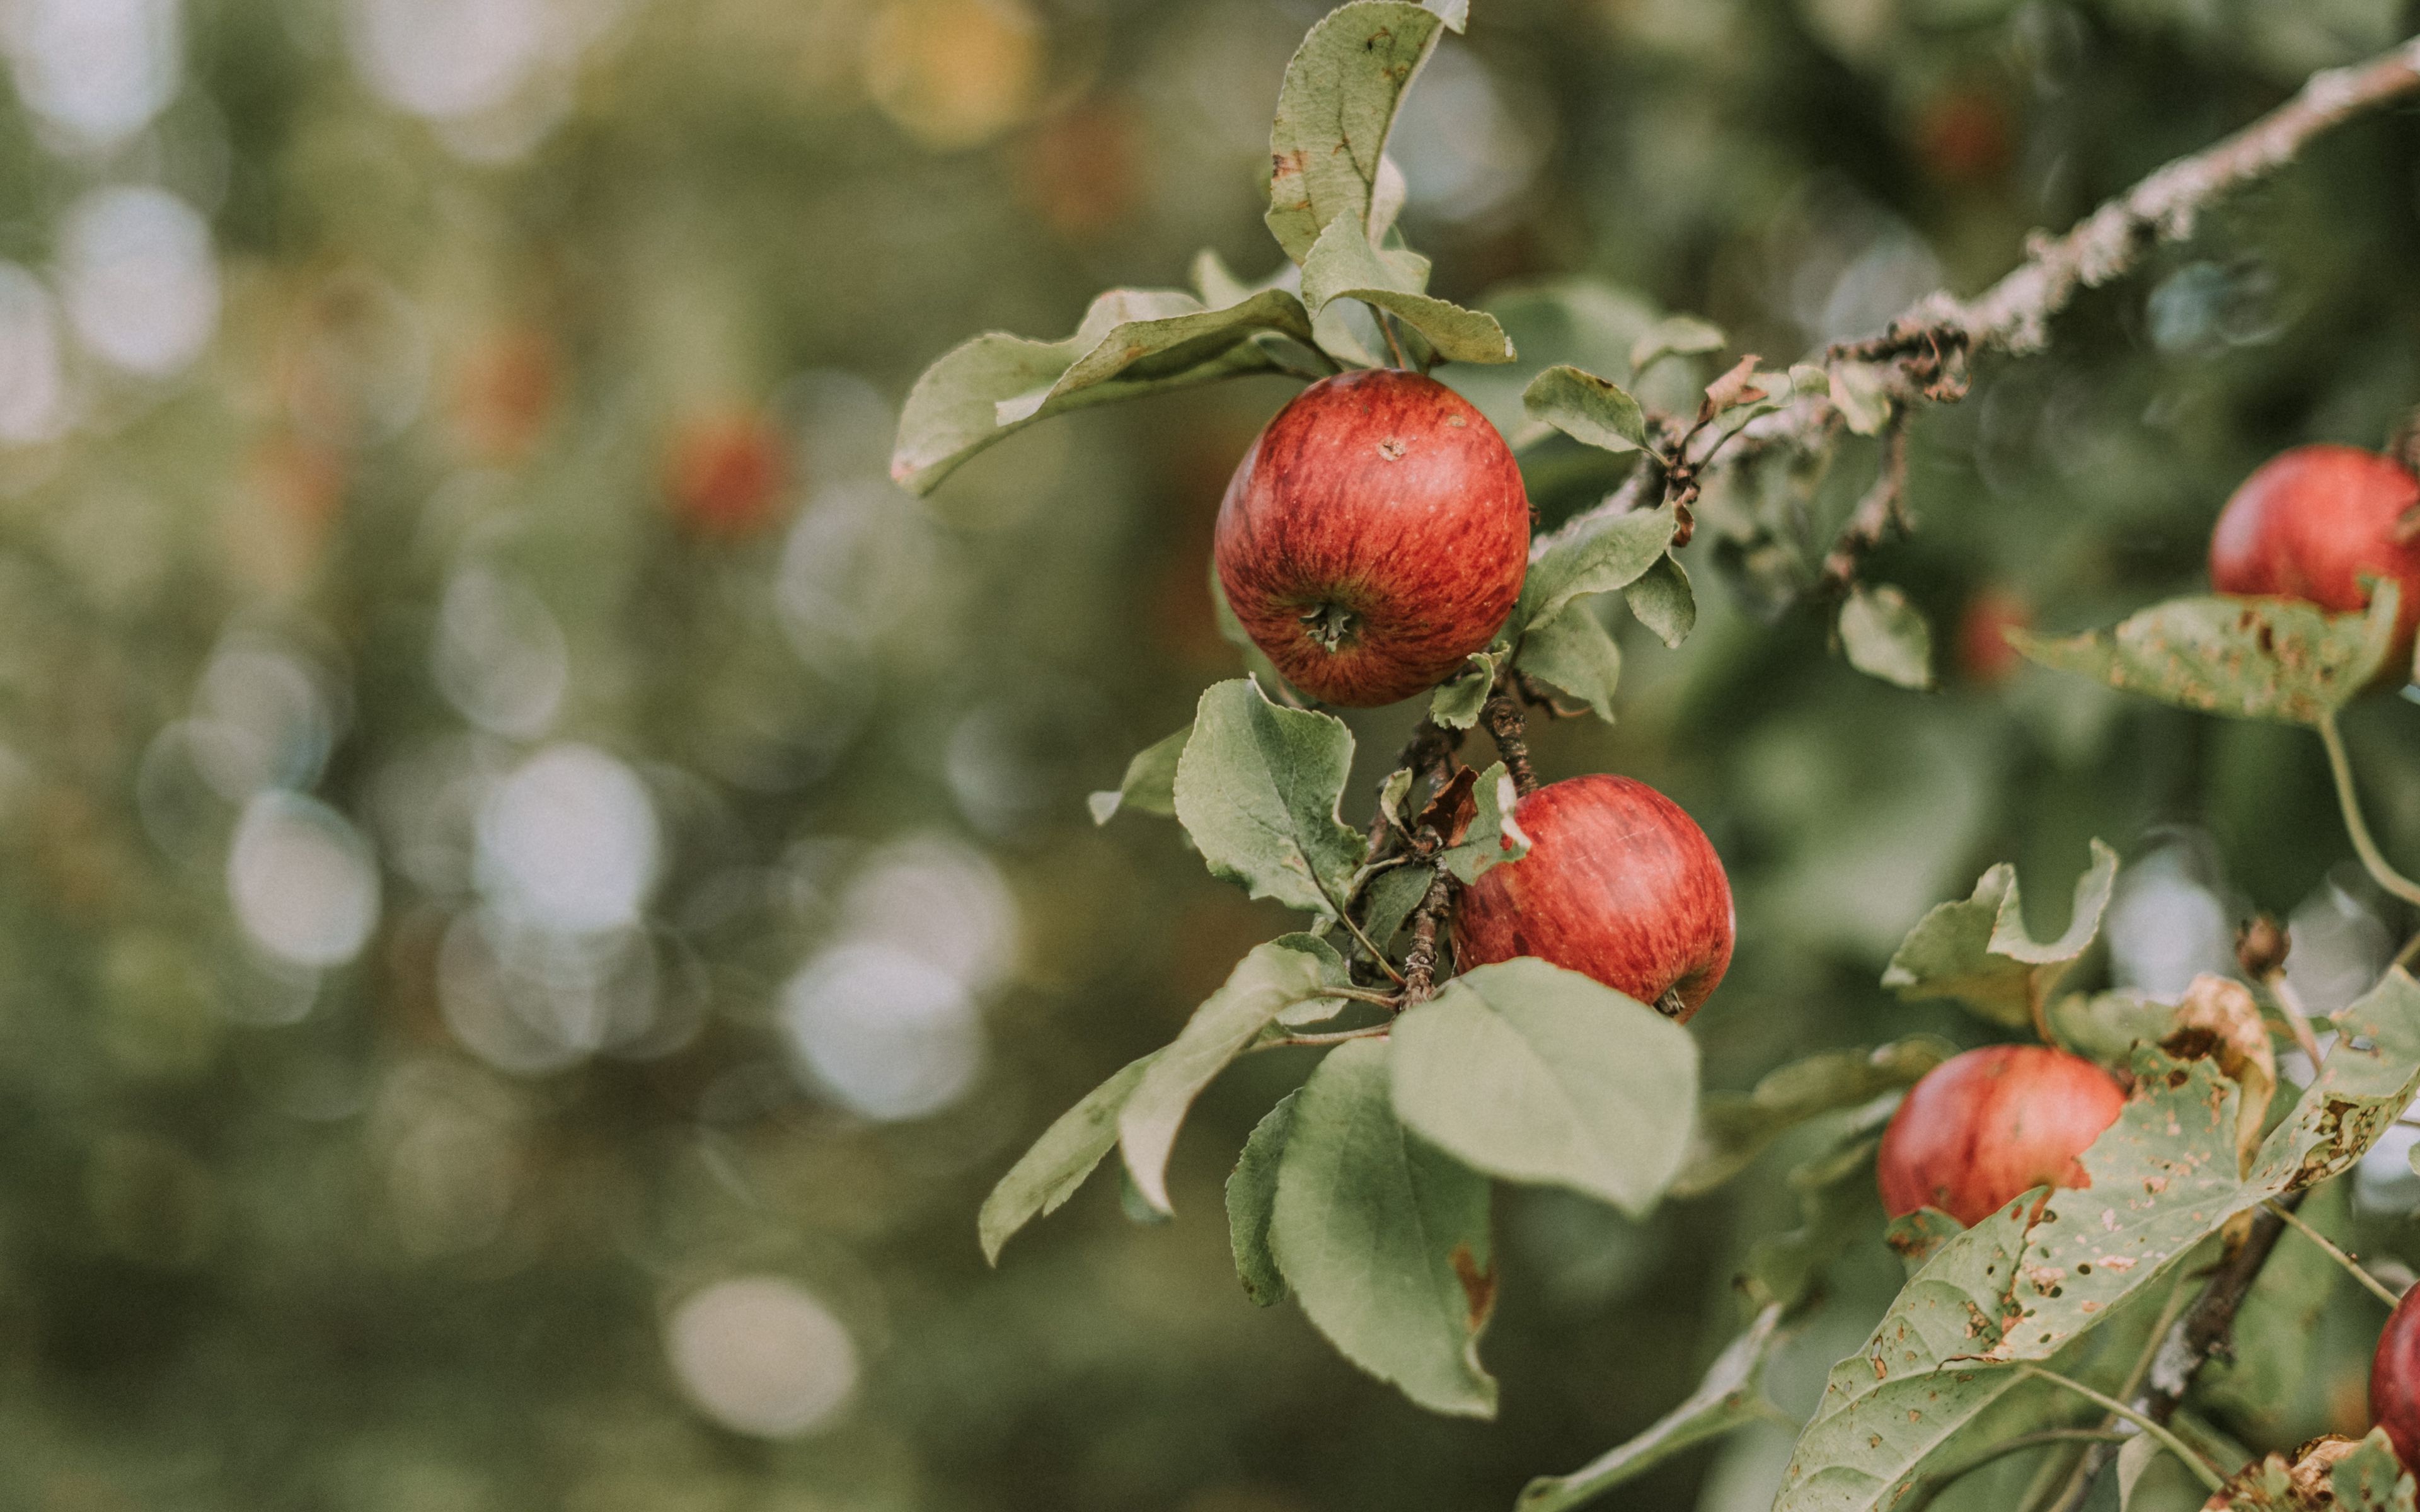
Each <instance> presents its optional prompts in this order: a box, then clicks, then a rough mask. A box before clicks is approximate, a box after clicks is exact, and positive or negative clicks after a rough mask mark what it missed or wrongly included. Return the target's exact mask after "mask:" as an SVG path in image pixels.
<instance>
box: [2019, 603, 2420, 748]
mask: <svg viewBox="0 0 2420 1512" xmlns="http://www.w3.org/2000/svg"><path fill="white" fill-rule="evenodd" d="M2397 597H2398V594H2397V589H2396V585H2395V584H2393V583H2392V582H2381V583H2380V584H2379V585H2378V591H2377V593H2376V594H2374V595H2373V596H2372V598H2371V600H2370V606H2369V610H2368V612H2367V613H2366V614H2329V613H2326V612H2324V611H2322V610H2320V609H2318V608H2316V607H2315V606H2313V605H2310V604H2305V603H2302V602H2300V601H2298V600H2294V599H2285V598H2220V597H2211V598H2178V599H2171V600H2169V601H2168V602H2167V603H2164V604H2161V605H2158V606H2156V607H2154V608H2151V609H2145V610H2144V611H2143V612H2142V613H2140V614H2137V615H2134V616H2133V617H2132V618H2131V619H2127V620H2124V621H2121V622H2120V623H2119V624H2118V625H2117V626H2116V627H2115V628H2113V629H2108V630H2096V631H2094V632H2092V633H2091V634H2089V635H2081V636H2076V637H2074V638H2073V639H2071V640H2052V639H2050V638H2048V637H2045V636H2038V635H2030V634H2027V633H2025V632H2024V631H2010V632H2009V643H2010V644H2012V645H2014V646H2015V647H2016V648H2017V649H2018V650H2019V651H2021V652H2024V654H2025V656H2028V657H2030V658H2032V659H2033V660H2035V661H2038V662H2040V663H2041V664H2042V665H2043V666H2045V667H2052V668H2056V669H2057V670H2059V671H2071V672H2080V673H2082V674H2083V675H2085V676H2086V677H2092V678H2097V679H2099V680H2100V681H2102V682H2104V683H2106V684H2108V685H2109V686H2110V687H2115V688H2118V689H2121V690H2123V691H2125V692H2130V693H2141V694H2144V695H2145V696H2147V697H2149V698H2155V699H2158V700H2160V701H2161V702H2165V703H2180V704H2182V705H2183V706H2185V707H2186V708H2189V709H2200V710H2202V711H2204V712H2206V713H2210V714H2225V715H2231V716H2233V717H2237V718H2242V719H2282V720H2285V721H2287V722H2288V723H2290V724H2317V723H2318V722H2319V720H2320V719H2321V718H2322V717H2325V716H2327V715H2329V714H2331V713H2333V712H2335V710H2336V709H2338V708H2341V707H2342V706H2343V705H2344V704H2345V703H2346V702H2349V701H2350V700H2351V699H2352V698H2353V697H2354V695H2356V694H2358V693H2360V692H2361V690H2362V689H2363V688H2365V687H2368V686H2369V684H2370V682H2371V681H2372V680H2373V679H2375V678H2376V677H2377V676H2378V675H2379V673H2380V672H2381V671H2382V670H2384V668H2385V665H2386V656H2387V653H2388V652H2389V651H2390V650H2392V649H2393V647H2394V642H2395V612H2396V604H2397Z"/></svg>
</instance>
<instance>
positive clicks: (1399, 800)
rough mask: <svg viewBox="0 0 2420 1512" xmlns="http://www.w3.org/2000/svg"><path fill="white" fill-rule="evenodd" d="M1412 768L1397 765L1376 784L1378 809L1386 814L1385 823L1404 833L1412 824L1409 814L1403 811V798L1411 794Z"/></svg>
mask: <svg viewBox="0 0 2420 1512" xmlns="http://www.w3.org/2000/svg"><path fill="white" fill-rule="evenodd" d="M1412 780H1413V779H1412V769H1411V768H1410V767H1408V766H1398V767H1396V768H1395V769H1394V770H1393V771H1391V772H1388V774H1387V779H1386V780H1385V781H1383V782H1381V783H1379V784H1378V811H1379V812H1380V813H1382V814H1385V815H1386V816H1387V823H1388V824H1390V825H1394V826H1395V828H1396V829H1398V830H1401V831H1404V832H1406V833H1408V832H1409V831H1410V829H1411V827H1412V824H1411V815H1409V814H1407V813H1405V812H1404V799H1406V798H1408V797H1410V796H1411V795H1412Z"/></svg>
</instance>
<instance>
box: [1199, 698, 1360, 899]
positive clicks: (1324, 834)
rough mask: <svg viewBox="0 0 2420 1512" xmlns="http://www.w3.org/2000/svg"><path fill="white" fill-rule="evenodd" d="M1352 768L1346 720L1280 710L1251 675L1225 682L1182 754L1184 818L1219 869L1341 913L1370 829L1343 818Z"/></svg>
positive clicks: (1268, 892)
mask: <svg viewBox="0 0 2420 1512" xmlns="http://www.w3.org/2000/svg"><path fill="white" fill-rule="evenodd" d="M1352 765H1353V734H1352V732H1351V731H1349V730H1347V729H1345V728H1344V722H1343V721H1342V720H1341V719H1338V718H1336V717H1334V716H1332V715H1326V714H1313V713H1311V712H1309V711H1306V710H1302V709H1288V708H1281V707H1280V706H1279V705H1277V704H1276V703H1273V702H1270V701H1269V698H1268V696H1267V695H1266V694H1264V693H1263V692H1262V691H1261V690H1260V687H1258V685H1256V684H1254V683H1253V682H1252V681H1251V680H1250V679H1249V678H1236V679H1234V680H1233V681H1230V682H1224V683H1219V684H1217V685H1215V686H1214V687H1211V688H1210V689H1209V690H1208V691H1207V692H1205V693H1203V694H1202V702H1201V705H1200V708H1199V710H1198V712H1197V713H1196V714H1195V716H1194V719H1193V738H1192V739H1190V740H1188V741H1187V742H1186V746H1185V752H1184V754H1183V755H1182V756H1180V757H1179V758H1178V759H1177V764H1176V789H1175V793H1176V817H1177V820H1178V822H1179V823H1181V824H1183V825H1185V831H1186V833H1187V834H1188V835H1190V836H1192V837H1193V843H1194V844H1195V845H1196V846H1198V847H1200V849H1201V851H1202V860H1204V861H1205V862H1207V863H1208V864H1209V867H1210V870H1211V872H1213V873H1214V874H1216V875H1218V876H1221V877H1224V878H1226V879H1228V880H1229V881H1233V882H1238V883H1241V884H1242V885H1243V886H1244V887H1247V888H1249V889H1250V892H1251V895H1252V896H1253V897H1255V898H1275V899H1277V900H1278V901H1279V902H1280V903H1284V904H1286V905H1287V906H1288V907H1291V908H1300V909H1304V910H1306V911H1309V912H1311V913H1323V914H1328V915H1330V916H1333V915H1334V914H1335V913H1336V912H1337V910H1338V909H1339V908H1340V907H1341V906H1342V900H1343V898H1344V896H1345V891H1346V889H1347V887H1349V886H1350V885H1351V883H1352V880H1353V872H1354V870H1355V869H1356V868H1357V867H1358V866H1359V865H1360V864H1361V851H1362V844H1363V841H1362V837H1361V834H1360V832H1359V831H1358V830H1356V829H1355V828H1353V826H1352V825H1347V824H1346V823H1344V821H1343V818H1342V803H1343V801H1344V782H1345V779H1346V777H1347V776H1348V774H1349V773H1350V772H1351V769H1352Z"/></svg>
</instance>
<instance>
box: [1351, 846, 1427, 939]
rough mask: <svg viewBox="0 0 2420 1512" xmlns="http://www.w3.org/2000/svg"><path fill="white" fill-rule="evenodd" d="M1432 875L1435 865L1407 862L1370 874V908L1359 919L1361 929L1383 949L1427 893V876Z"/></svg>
mask: <svg viewBox="0 0 2420 1512" xmlns="http://www.w3.org/2000/svg"><path fill="white" fill-rule="evenodd" d="M1435 875H1436V869H1435V868H1434V867H1426V866H1409V865H1406V866H1393V867H1388V869H1387V870H1386V871H1384V872H1379V873H1378V874H1377V875H1376V876H1374V877H1372V878H1371V879H1370V911H1369V912H1368V914H1366V915H1365V916H1363V918H1362V920H1361V932H1362V933H1365V934H1367V935H1369V936H1370V938H1372V939H1373V940H1375V941H1377V942H1378V944H1379V946H1380V947H1381V948H1382V949H1383V948H1384V947H1385V945H1386V944H1387V942H1388V940H1391V939H1393V938H1394V937H1395V932H1396V931H1397V930H1399V929H1402V928H1403V927H1404V920H1405V919H1407V918H1411V917H1412V910H1413V909H1415V908H1418V907H1419V905H1420V900H1421V899H1422V898H1425V897H1427V896H1428V891H1429V879H1430V878H1432V877H1434V876H1435Z"/></svg>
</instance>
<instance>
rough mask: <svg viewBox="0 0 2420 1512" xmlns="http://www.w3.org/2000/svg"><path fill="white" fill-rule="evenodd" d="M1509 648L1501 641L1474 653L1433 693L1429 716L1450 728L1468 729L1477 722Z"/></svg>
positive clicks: (1430, 700) (1430, 699)
mask: <svg viewBox="0 0 2420 1512" xmlns="http://www.w3.org/2000/svg"><path fill="white" fill-rule="evenodd" d="M1506 650H1507V648H1506V647H1505V646H1504V645H1503V644H1501V643H1500V642H1499V643H1498V644H1496V645H1492V646H1489V647H1488V648H1487V649H1486V650H1484V651H1474V652H1472V653H1471V654H1470V656H1469V658H1468V659H1467V660H1466V661H1465V662H1464V663H1463V667H1462V671H1458V672H1456V673H1454V674H1453V675H1452V676H1451V677H1449V678H1447V679H1446V680H1445V681H1444V682H1443V683H1442V684H1440V685H1438V687H1437V690H1436V691H1435V693H1434V694H1431V695H1430V697H1429V717H1430V718H1432V719H1434V720H1435V721H1436V722H1437V723H1439V724H1441V725H1443V726H1445V727H1446V728H1447V729H1448V730H1467V729H1469V728H1470V727H1471V726H1472V725H1475V724H1477V723H1478V722H1479V714H1480V711H1481V709H1484V708H1486V707H1487V695H1488V694H1489V693H1491V692H1493V691H1495V688H1496V669H1497V667H1498V666H1500V665H1502V663H1503V660H1504V657H1505V654H1506Z"/></svg>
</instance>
